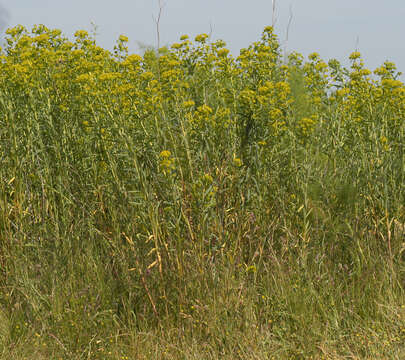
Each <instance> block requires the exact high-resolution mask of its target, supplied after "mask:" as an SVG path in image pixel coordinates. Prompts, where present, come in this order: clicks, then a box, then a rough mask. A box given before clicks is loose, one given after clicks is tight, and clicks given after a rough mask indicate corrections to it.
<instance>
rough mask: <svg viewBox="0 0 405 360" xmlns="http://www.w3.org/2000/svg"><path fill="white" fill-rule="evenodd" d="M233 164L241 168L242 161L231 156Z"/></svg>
mask: <svg viewBox="0 0 405 360" xmlns="http://www.w3.org/2000/svg"><path fill="white" fill-rule="evenodd" d="M233 164H234V165H235V166H237V167H241V166H242V165H243V163H242V160H241V159H240V158H238V157H236V156H235V154H234V155H233Z"/></svg>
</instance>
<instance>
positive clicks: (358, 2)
mask: <svg viewBox="0 0 405 360" xmlns="http://www.w3.org/2000/svg"><path fill="white" fill-rule="evenodd" d="M164 3H165V7H164V9H163V13H162V18H161V23H160V32H161V44H162V45H165V44H171V43H173V42H176V41H177V40H178V38H179V37H180V36H181V35H182V34H189V35H191V36H195V35H197V34H199V33H203V32H205V33H209V32H210V27H212V39H214V40H216V39H223V40H225V41H226V43H227V45H228V48H229V49H231V51H232V53H233V54H238V53H239V49H240V48H243V47H247V46H248V45H249V44H250V43H252V42H253V41H256V40H258V39H259V37H260V34H261V32H262V30H263V28H264V27H265V26H266V25H269V24H271V19H272V11H271V0H164ZM0 4H1V5H2V9H1V8H0V12H1V14H0V25H2V23H6V24H7V27H10V26H14V25H16V24H22V25H25V26H27V27H29V28H30V27H31V26H32V25H33V24H40V23H42V24H45V25H47V26H48V27H51V28H59V29H61V30H62V31H63V32H64V34H65V35H67V36H69V37H72V34H73V33H74V31H75V30H78V29H87V30H89V29H91V22H92V21H93V22H94V23H95V24H96V25H97V26H98V42H99V44H100V45H101V46H103V47H105V48H108V49H112V47H113V45H114V42H115V40H116V39H117V38H118V36H119V35H120V34H125V35H127V36H128V37H129V39H130V50H131V51H133V52H139V48H138V45H137V44H138V42H141V43H144V44H147V45H156V31H155V24H154V21H153V19H152V15H154V16H155V17H156V16H157V14H158V9H159V8H158V0H115V1H111V0H109V1H107V0H68V1H66V0H63V1H62V0H0ZM276 4H277V9H276V17H277V23H276V32H277V34H278V35H279V37H280V40H281V41H282V42H283V41H284V40H285V35H286V29H287V23H288V19H289V8H290V6H291V8H292V13H293V18H292V23H291V27H290V32H289V40H288V43H287V49H288V50H296V51H299V52H301V53H303V54H305V55H307V54H309V53H311V52H314V51H316V52H319V53H320V55H321V57H322V58H324V59H325V60H328V59H330V58H337V59H338V60H340V61H342V62H343V63H345V64H347V57H348V55H349V54H350V53H351V52H352V51H354V50H355V49H356V47H357V48H358V49H359V51H360V52H361V53H362V55H363V56H364V58H365V60H366V65H367V66H369V67H370V68H372V69H374V68H375V67H377V66H379V65H381V64H382V63H383V62H384V61H385V60H387V59H388V60H390V61H393V62H395V63H396V64H397V66H398V68H399V70H402V71H403V72H405V41H404V34H405V25H404V24H405V1H404V0H385V1H381V0H305V1H304V0H278V1H277V2H276ZM4 10H7V12H8V16H6V15H5V12H4ZM4 27H5V26H2V28H1V30H2V31H3V32H4ZM402 79H404V77H402Z"/></svg>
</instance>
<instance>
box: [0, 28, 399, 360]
mask: <svg viewBox="0 0 405 360" xmlns="http://www.w3.org/2000/svg"><path fill="white" fill-rule="evenodd" d="M7 34H8V35H7V38H6V44H5V48H4V49H3V50H2V52H1V56H0V161H1V166H0V354H2V356H4V358H13V359H19V358H29V359H50V358H52V359H53V358H55V359H56V358H63V359H67V358H71V359H97V358H99V359H109V358H111V359H138V358H139V359H151V358H158V359H237V358H239V359H271V358H272V357H273V358H274V359H301V358H302V359H304V358H305V359H307V358H314V359H321V358H322V359H340V358H341V359H343V358H345V359H347V358H352V359H376V358H384V359H400V358H404V357H405V350H404V349H405V303H404V298H405V293H404V286H405V265H404V256H405V255H404V250H405V240H404V239H405V225H404V224H405V205H404V204H405V185H404V184H405V169H404V165H405V156H404V154H405V136H404V130H405V86H404V84H403V83H402V82H401V81H400V80H398V78H399V74H398V73H397V71H396V68H395V65H394V64H393V63H391V62H385V63H384V64H383V65H382V66H381V67H379V68H377V69H376V70H375V71H373V72H371V71H370V70H368V69H366V68H365V67H364V64H363V61H362V58H361V55H360V54H359V53H357V52H354V53H352V54H351V56H350V61H351V67H350V68H349V69H346V68H344V67H343V66H341V65H340V64H339V62H338V61H337V60H330V61H329V62H328V63H326V62H324V61H323V60H322V59H321V58H320V56H319V55H318V54H316V53H314V54H311V55H310V56H309V59H308V60H305V59H304V58H303V56H302V55H300V54H298V53H291V54H289V55H288V56H282V51H281V49H280V46H279V43H278V41H277V38H276V36H275V35H274V33H273V29H272V28H271V27H267V28H265V30H264V32H263V34H262V37H261V39H260V41H258V42H255V43H253V44H252V45H251V46H249V48H247V49H242V50H241V52H240V55H239V56H238V57H233V56H232V55H231V54H230V52H229V50H228V49H226V47H225V43H224V42H223V41H215V42H210V41H209V39H208V36H207V35H206V34H201V35H198V36H197V37H196V38H195V41H194V42H192V41H190V40H189V38H188V36H182V37H181V39H180V42H179V43H175V44H173V45H172V46H171V47H170V49H168V48H163V49H159V51H154V50H149V51H146V52H145V54H144V55H142V56H140V55H135V54H128V49H127V46H126V44H127V42H128V39H127V38H126V37H125V36H120V38H119V40H118V41H117V44H116V46H115V48H114V49H115V50H114V52H112V53H111V52H109V51H107V50H105V49H103V48H101V47H99V46H97V44H96V41H95V39H94V37H92V36H90V35H89V34H88V33H87V32H86V31H83V30H82V31H77V32H76V34H75V41H74V42H70V41H69V40H68V39H67V38H65V37H63V35H62V34H61V31H59V30H50V29H48V28H46V27H45V26H43V25H38V26H35V27H34V28H33V29H32V31H31V32H30V31H28V30H26V29H25V28H24V27H22V26H17V27H15V28H12V29H9V30H7Z"/></svg>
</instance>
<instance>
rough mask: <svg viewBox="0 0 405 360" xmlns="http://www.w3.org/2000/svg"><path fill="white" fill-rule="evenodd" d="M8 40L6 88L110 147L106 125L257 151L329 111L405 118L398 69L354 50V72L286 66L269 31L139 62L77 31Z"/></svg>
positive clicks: (350, 116)
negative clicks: (242, 42) (40, 100)
mask: <svg viewBox="0 0 405 360" xmlns="http://www.w3.org/2000/svg"><path fill="white" fill-rule="evenodd" d="M6 34H7V37H6V47H5V49H3V50H2V52H1V54H0V56H1V62H0V68H1V69H0V86H1V87H2V89H5V90H7V92H8V93H10V94H16V96H17V94H19V95H18V96H21V94H28V93H33V92H38V93H41V94H42V95H43V96H44V97H46V98H47V99H49V101H50V103H51V104H52V109H55V110H54V111H56V109H59V111H60V112H61V113H62V114H66V116H67V114H68V113H71V114H73V113H75V114H80V115H79V118H80V120H79V122H78V123H79V124H81V123H82V121H90V123H91V125H92V126H91V129H96V130H97V129H99V128H101V127H103V128H104V129H105V133H104V138H105V139H109V134H110V133H111V131H112V130H111V126H105V124H104V123H105V122H106V121H107V120H106V119H115V121H120V120H118V119H130V121H132V122H133V123H134V124H136V123H138V124H139V125H140V126H145V125H144V124H151V123H153V124H156V119H157V118H159V119H178V120H176V121H177V122H181V123H182V124H183V125H182V126H183V131H188V132H189V134H190V136H191V137H192V140H193V141H199V142H204V141H207V138H210V137H212V139H214V138H215V139H216V140H215V141H217V140H218V141H224V142H225V141H228V142H234V141H238V138H239V141H241V142H245V140H243V139H242V138H243V136H245V137H246V136H247V137H251V138H252V139H251V140H253V141H252V143H256V144H257V143H259V142H260V144H270V143H272V142H274V141H272V139H273V138H275V137H277V136H281V135H282V134H284V133H287V132H288V131H289V133H290V134H291V133H293V134H295V136H297V137H303V138H307V137H310V136H312V134H313V133H314V132H316V129H317V126H316V125H317V124H318V122H319V121H320V118H327V117H328V116H329V115H330V114H332V113H335V114H339V116H340V118H341V121H342V122H344V123H348V124H350V125H347V126H352V127H360V128H361V127H364V126H366V122H367V121H368V120H369V119H373V118H375V109H382V110H381V111H383V113H382V114H381V116H382V118H385V117H387V116H389V117H390V119H392V120H391V121H392V123H391V125H392V126H398V124H400V123H401V121H403V118H404V116H405V87H404V84H403V83H402V82H401V81H399V80H398V73H397V72H396V67H395V65H394V64H393V63H391V62H385V63H384V64H383V65H382V66H380V67H378V68H377V69H375V70H374V72H371V71H370V70H369V69H366V68H364V64H363V60H362V58H361V54H360V53H358V52H354V53H352V54H351V55H350V60H351V68H350V69H344V68H343V67H342V66H341V65H340V64H339V62H338V61H337V60H331V61H329V63H326V62H324V61H323V60H322V59H321V58H320V56H319V54H317V53H313V54H311V55H309V57H308V61H305V60H304V57H303V56H302V55H300V54H298V53H292V54H290V55H289V57H288V59H286V60H284V61H282V58H281V51H280V45H279V43H278V40H277V37H276V36H275V34H274V33H273V28H272V27H270V26H269V27H266V28H265V29H264V32H263V34H262V37H261V39H260V41H257V42H255V43H253V44H252V45H250V46H249V47H248V48H246V49H242V50H241V51H240V55H239V56H238V57H236V58H234V57H233V56H232V55H231V54H230V52H229V50H228V49H227V48H226V47H225V43H224V42H223V41H221V40H218V41H216V42H209V40H208V38H209V37H208V35H207V34H200V35H198V36H196V37H195V43H193V42H191V41H190V40H189V37H188V36H187V35H183V36H182V37H181V38H180V42H179V43H175V44H173V45H172V46H171V47H170V48H169V49H165V48H163V49H159V54H158V53H157V52H156V51H154V50H147V51H146V52H145V53H144V54H143V55H142V56H141V55H138V54H128V49H127V47H126V44H127V43H128V41H129V39H128V38H127V37H126V36H125V35H121V36H120V37H119V38H118V40H117V45H116V46H115V48H114V52H113V53H111V52H109V51H107V50H105V49H103V48H101V47H99V46H97V44H96V42H95V40H94V38H92V37H91V36H90V35H89V33H88V32H87V31H85V30H79V31H77V32H76V33H75V34H74V36H75V40H74V41H73V42H71V41H69V40H68V39H67V38H66V37H64V36H63V35H62V33H61V31H60V30H57V29H56V30H51V29H48V28H47V27H45V26H43V25H37V26H34V28H33V29H32V30H31V31H28V30H27V29H26V28H24V27H23V26H21V25H18V26H16V27H14V28H11V29H8V30H7V31H6ZM373 76H375V77H373ZM319 114H322V116H321V117H320V116H319ZM328 114H329V115H328ZM55 116H56V117H57V116H59V115H58V114H55ZM391 125H390V126H391ZM80 128H83V127H80ZM86 129H87V133H89V134H93V132H92V131H89V129H90V127H88V126H86ZM287 130H288V131H287ZM385 130H386V133H385V135H384V136H386V137H387V139H388V142H389V141H390V136H391V135H390V131H389V129H385ZM96 133H97V134H98V133H99V131H98V130H97V132H96ZM360 133H361V132H360ZM93 135H94V134H93ZM111 146H112V145H111ZM261 146H262V147H263V148H265V147H266V146H264V145H261ZM382 146H384V147H385V148H387V146H386V145H384V144H383V145H382ZM166 160H167V161H166V163H167V162H168V161H169V160H168V159H166Z"/></svg>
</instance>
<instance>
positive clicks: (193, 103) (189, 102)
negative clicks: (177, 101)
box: [183, 100, 195, 108]
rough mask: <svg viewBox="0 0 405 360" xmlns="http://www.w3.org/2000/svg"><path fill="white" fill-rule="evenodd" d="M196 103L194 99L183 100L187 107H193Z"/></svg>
mask: <svg viewBox="0 0 405 360" xmlns="http://www.w3.org/2000/svg"><path fill="white" fill-rule="evenodd" d="M194 105H195V102H194V101H193V100H187V101H185V102H183V106H184V107H185V108H188V107H193V106H194Z"/></svg>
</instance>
